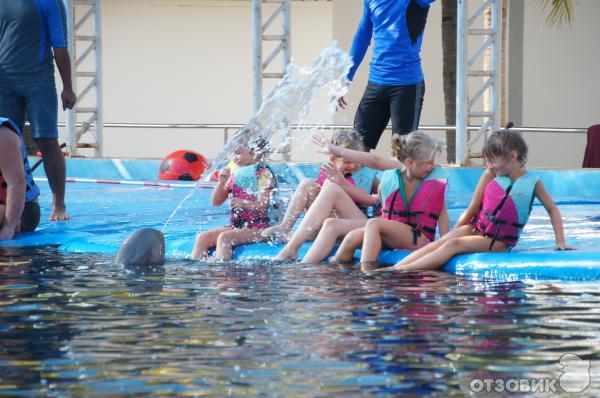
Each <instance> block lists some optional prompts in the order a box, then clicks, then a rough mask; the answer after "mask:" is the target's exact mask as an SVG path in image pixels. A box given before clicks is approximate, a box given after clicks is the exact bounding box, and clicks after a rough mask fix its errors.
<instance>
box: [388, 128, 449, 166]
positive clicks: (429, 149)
mask: <svg viewBox="0 0 600 398" xmlns="http://www.w3.org/2000/svg"><path fill="white" fill-rule="evenodd" d="M441 152H442V145H441V143H440V141H439V140H437V139H435V138H433V137H432V136H430V135H429V134H426V133H424V132H422V131H413V132H412V133H410V134H406V135H399V134H394V135H393V136H392V156H394V157H395V158H397V159H398V160H399V161H401V162H402V163H404V161H406V159H408V158H410V159H414V160H429V159H431V158H432V157H434V156H435V155H436V154H438V153H441Z"/></svg>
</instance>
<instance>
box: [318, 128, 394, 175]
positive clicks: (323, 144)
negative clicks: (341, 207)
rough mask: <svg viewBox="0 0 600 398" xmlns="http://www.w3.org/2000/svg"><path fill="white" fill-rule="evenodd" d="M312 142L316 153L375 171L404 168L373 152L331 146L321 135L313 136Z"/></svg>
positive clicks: (392, 160) (390, 159) (391, 159)
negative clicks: (316, 150) (316, 148)
mask: <svg viewBox="0 0 600 398" xmlns="http://www.w3.org/2000/svg"><path fill="white" fill-rule="evenodd" d="M313 142H314V143H315V144H316V145H317V146H318V147H319V149H318V152H321V153H325V154H329V155H332V156H338V157H341V158H344V159H346V160H349V161H351V162H356V163H360V164H361V165H363V166H365V167H370V168H372V169H375V170H390V169H403V168H404V165H403V164H402V162H400V161H399V160H398V159H393V158H388V157H384V156H381V155H378V154H376V153H375V152H363V151H355V150H353V149H347V148H342V147H340V146H337V145H333V144H332V143H331V141H329V140H328V139H327V137H325V136H324V135H323V134H315V135H314V136H313Z"/></svg>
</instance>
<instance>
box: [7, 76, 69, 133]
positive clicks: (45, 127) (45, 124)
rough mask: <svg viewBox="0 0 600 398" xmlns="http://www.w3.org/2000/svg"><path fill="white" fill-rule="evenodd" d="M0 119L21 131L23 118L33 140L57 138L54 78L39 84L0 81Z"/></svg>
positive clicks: (56, 99)
mask: <svg viewBox="0 0 600 398" xmlns="http://www.w3.org/2000/svg"><path fill="white" fill-rule="evenodd" d="M0 115H2V116H4V117H7V118H9V119H11V120H12V121H13V122H14V123H15V124H16V125H17V127H18V128H19V129H20V130H21V131H23V127H25V115H27V119H28V120H29V122H30V123H31V136H32V137H33V138H58V126H57V123H58V97H57V95H56V85H55V83H54V77H52V78H49V79H45V80H42V81H35V82H33V81H30V82H25V81H12V80H2V79H0Z"/></svg>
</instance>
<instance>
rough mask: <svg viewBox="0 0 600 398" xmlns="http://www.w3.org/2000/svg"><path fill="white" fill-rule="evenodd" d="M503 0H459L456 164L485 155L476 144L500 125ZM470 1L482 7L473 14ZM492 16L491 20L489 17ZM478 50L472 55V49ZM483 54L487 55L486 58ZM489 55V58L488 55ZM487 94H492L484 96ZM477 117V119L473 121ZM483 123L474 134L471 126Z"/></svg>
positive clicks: (467, 162)
mask: <svg viewBox="0 0 600 398" xmlns="http://www.w3.org/2000/svg"><path fill="white" fill-rule="evenodd" d="M501 3H502V0H485V1H484V0H458V4H457V38H456V48H457V54H456V163H457V164H461V165H468V164H470V162H471V159H472V158H475V157H481V155H480V154H475V153H474V152H473V150H472V148H473V145H474V144H475V143H476V142H477V140H479V138H481V137H482V136H483V135H484V134H486V133H487V132H488V131H494V130H497V129H498V128H499V127H500V64H501V59H500V57H501V46H502V43H501V42H502V4H501ZM469 4H472V5H475V6H478V7H477V10H476V11H475V13H473V14H472V15H469V10H468V8H469V7H468V6H469ZM486 16H487V17H490V16H491V18H489V21H486V20H485V18H486ZM472 48H476V51H474V52H473V53H472V55H469V50H471V49H472ZM482 55H483V57H482ZM486 57H487V58H486ZM484 93H485V94H486V95H487V96H488V97H487V98H486V99H485V100H484V99H483V97H484ZM473 119H476V121H473ZM470 125H480V126H481V127H480V128H479V129H478V130H477V131H476V132H475V133H474V134H472V133H471V132H470V131H469V129H467V126H470Z"/></svg>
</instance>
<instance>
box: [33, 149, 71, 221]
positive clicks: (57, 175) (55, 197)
mask: <svg viewBox="0 0 600 398" xmlns="http://www.w3.org/2000/svg"><path fill="white" fill-rule="evenodd" d="M35 142H36V144H37V146H38V148H39V149H40V152H41V153H42V157H43V159H44V170H45V171H46V176H47V177H48V184H49V185H50V190H52V214H51V215H50V221H61V220H68V219H69V215H68V214H67V208H66V206H65V179H66V175H67V172H66V165H65V157H64V155H63V153H62V151H61V150H60V147H59V145H58V140H57V139H56V138H36V140H35Z"/></svg>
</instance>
